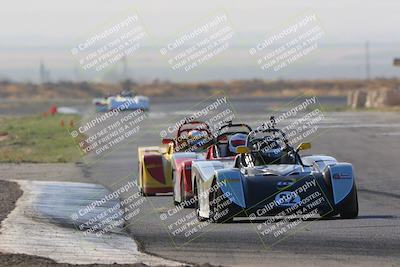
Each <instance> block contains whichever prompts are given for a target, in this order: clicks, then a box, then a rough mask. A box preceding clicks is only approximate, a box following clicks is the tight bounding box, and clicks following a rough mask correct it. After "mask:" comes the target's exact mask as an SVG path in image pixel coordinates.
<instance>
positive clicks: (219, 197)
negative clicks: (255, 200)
mask: <svg viewBox="0 0 400 267" xmlns="http://www.w3.org/2000/svg"><path fill="white" fill-rule="evenodd" d="M215 185H216V183H215V180H214V182H213V184H212V186H211V188H215ZM227 202H230V200H229V199H228V198H227V197H226V196H225V195H224V193H223V192H222V191H221V189H220V188H218V189H217V190H213V191H212V192H211V194H210V218H211V220H212V221H213V222H215V223H230V222H232V221H233V216H232V214H231V213H230V212H229V206H230V205H229V204H228V205H226V207H224V206H223V205H224V203H227Z"/></svg>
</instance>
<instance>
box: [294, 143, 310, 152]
mask: <svg viewBox="0 0 400 267" xmlns="http://www.w3.org/2000/svg"><path fill="white" fill-rule="evenodd" d="M310 148H311V143H301V144H300V145H299V146H298V147H297V151H300V150H306V149H310Z"/></svg>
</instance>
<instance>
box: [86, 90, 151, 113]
mask: <svg viewBox="0 0 400 267" xmlns="http://www.w3.org/2000/svg"><path fill="white" fill-rule="evenodd" d="M93 104H94V105H95V108H96V111H97V112H107V111H111V110H114V109H120V110H138V109H141V110H144V111H147V110H149V109H150V101H149V98H148V97H146V96H141V95H136V96H134V95H133V94H132V93H131V92H127V91H123V92H121V93H120V94H118V95H116V96H107V97H103V98H95V99H93Z"/></svg>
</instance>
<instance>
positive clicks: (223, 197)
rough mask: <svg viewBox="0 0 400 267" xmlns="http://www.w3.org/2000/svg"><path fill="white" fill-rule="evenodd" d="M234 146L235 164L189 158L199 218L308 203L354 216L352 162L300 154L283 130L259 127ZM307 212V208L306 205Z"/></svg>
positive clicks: (327, 212) (326, 212)
mask: <svg viewBox="0 0 400 267" xmlns="http://www.w3.org/2000/svg"><path fill="white" fill-rule="evenodd" d="M262 128H263V129H258V130H253V131H252V132H250V133H249V134H248V136H247V140H246V145H245V146H239V147H237V152H238V153H239V155H238V156H236V158H235V163H234V166H232V167H228V168H227V166H226V164H224V163H223V162H221V161H193V164H192V179H193V188H194V194H195V195H196V196H197V202H196V203H195V204H196V211H197V214H198V217H199V219H200V220H205V219H211V220H212V221H214V222H229V221H232V220H233V217H263V216H270V215H276V214H282V212H283V211H288V210H289V211H293V212H295V211H296V210H297V208H299V209H304V208H307V209H310V210H312V211H314V212H315V215H318V214H319V215H323V216H329V217H330V216H334V215H337V214H339V215H340V216H341V217H342V218H355V217H357V216H358V200H357V189H356V185H355V178H354V171H353V166H352V164H350V163H341V162H337V160H336V159H335V158H333V157H330V156H324V155H310V156H302V155H300V154H299V151H300V150H305V149H309V148H310V147H311V144H310V143H301V144H300V145H299V146H298V147H297V149H294V148H293V147H292V146H290V144H289V140H288V139H287V138H286V136H285V133H284V132H283V131H282V130H280V129H276V128H275V127H262ZM310 212H311V211H310Z"/></svg>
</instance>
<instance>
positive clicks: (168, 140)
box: [161, 138, 174, 145]
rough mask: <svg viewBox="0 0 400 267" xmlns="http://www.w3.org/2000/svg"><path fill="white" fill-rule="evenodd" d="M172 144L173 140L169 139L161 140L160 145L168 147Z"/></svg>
mask: <svg viewBox="0 0 400 267" xmlns="http://www.w3.org/2000/svg"><path fill="white" fill-rule="evenodd" d="M173 142H174V140H173V139H170V138H163V140H162V141H161V143H162V144H163V145H168V144H169V143H173Z"/></svg>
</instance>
